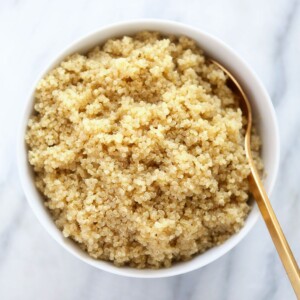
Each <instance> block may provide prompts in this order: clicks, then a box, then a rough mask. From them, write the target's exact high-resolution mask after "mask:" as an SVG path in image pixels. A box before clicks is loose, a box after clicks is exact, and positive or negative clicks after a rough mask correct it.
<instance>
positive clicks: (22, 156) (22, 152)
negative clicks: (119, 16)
mask: <svg viewBox="0 0 300 300" xmlns="http://www.w3.org/2000/svg"><path fill="white" fill-rule="evenodd" d="M132 25H135V26H137V27H138V25H143V26H144V27H145V26H149V30H153V29H151V26H153V25H156V26H169V27H171V28H173V29H175V30H176V29H177V30H178V29H179V28H181V29H183V30H186V31H188V32H189V33H191V34H192V33H193V34H194V36H195V35H197V34H198V35H201V36H202V38H203V37H205V38H206V39H209V40H211V41H212V42H213V43H215V44H218V45H219V46H221V48H223V49H225V50H226V51H227V52H229V53H230V55H232V56H233V57H234V58H235V60H237V61H239V63H240V65H242V66H243V67H244V69H246V70H247V72H248V73H249V74H250V75H251V76H252V78H253V79H254V80H255V81H256V85H257V86H258V87H259V88H260V90H261V93H262V95H263V98H264V101H265V103H264V105H266V107H267V110H268V112H269V114H270V115H269V117H270V123H272V126H273V130H274V149H273V150H274V154H273V156H274V158H273V162H274V167H273V173H272V174H269V175H270V182H269V188H268V194H269V195H270V194H271V192H272V190H273V188H274V185H275V181H276V178H277V174H278V169H279V157H280V146H279V130H278V124H277V120H276V115H275V110H274V107H273V105H272V102H271V99H270V97H269V95H268V93H267V91H266V89H265V87H264V86H263V84H262V83H261V81H260V80H259V78H258V76H257V75H256V73H255V72H254V71H253V70H252V68H250V66H249V65H248V63H246V62H245V61H244V59H242V58H241V57H240V56H239V55H238V54H237V53H236V52H235V51H234V50H233V49H232V48H231V47H229V46H228V45H227V44H225V43H224V42H223V41H222V40H220V39H219V38H217V37H215V36H213V35H211V34H209V33H207V32H206V31H203V30H202V29H199V28H197V27H194V26H190V25H186V24H184V23H179V22H175V21H170V20H164V19H148V18H147V19H134V20H127V21H122V22H117V23H113V24H110V25H105V26H101V27H100V28H98V29H96V30H93V31H91V32H89V33H87V34H83V35H82V36H81V37H80V38H78V39H76V40H75V41H73V42H71V43H69V44H68V45H67V46H65V47H64V48H63V50H62V51H60V52H59V53H57V54H55V56H54V57H53V58H52V59H51V60H50V61H47V62H46V63H45V67H44V68H43V69H42V71H41V72H40V73H39V74H38V76H37V78H36V80H34V82H33V85H32V87H31V88H30V91H29V94H28V96H27V97H26V102H25V103H24V109H23V111H22V118H21V121H20V126H19V132H18V134H17V139H18V140H17V164H18V170H19V176H20V180H21V185H22V188H23V191H24V193H25V196H26V198H27V201H28V203H29V205H30V207H31V209H32V210H33V212H34V214H35V216H36V217H37V219H38V220H39V222H40V223H41V224H42V226H43V227H44V228H45V229H46V231H47V232H48V233H49V235H50V236H51V237H52V238H53V239H54V240H56V241H57V242H58V243H59V244H60V245H61V246H62V247H63V248H65V249H66V250H67V251H68V252H70V253H71V254H73V255H74V256H75V257H77V258H79V259H80V260H81V261H83V262H85V263H87V264H89V265H92V266H94V267H96V268H98V269H101V270H104V271H108V272H110V273H113V274H117V275H122V276H126V277H135V278H162V277H170V276H175V275H180V274H184V273H187V272H190V271H193V270H196V269H199V268H201V267H203V266H205V265H207V264H209V263H211V262H213V261H215V260H217V259H218V258H220V257H222V256H223V255H225V254H226V253H227V252H228V251H230V250H231V249H232V248H234V247H235V246H236V245H237V244H238V243H239V242H240V241H241V240H242V239H243V238H244V237H245V236H246V235H247V234H248V233H249V232H250V230H251V229H252V228H253V226H254V225H255V224H256V223H257V220H258V217H259V215H260V213H259V210H258V207H257V205H256V203H255V204H254V206H253V208H252V212H251V214H252V217H251V219H249V216H248V218H247V220H246V221H245V225H244V227H243V228H242V229H241V230H240V231H239V232H238V233H237V234H235V235H233V236H231V237H230V238H229V239H228V240H227V241H225V242H224V243H223V244H221V245H220V246H217V247H213V248H211V249H214V248H218V249H219V251H217V252H215V253H214V254H213V255H210V256H209V257H208V258H206V260H204V259H203V260H202V261H201V259H200V260H199V259H198V260H197V263H195V261H196V258H197V257H198V258H199V257H201V256H203V255H204V254H205V253H206V252H208V251H211V249H210V250H208V251H206V252H204V253H203V254H200V255H197V256H195V257H194V258H192V259H191V260H189V261H187V262H181V263H178V264H174V265H173V266H172V267H170V268H163V269H157V270H151V269H142V270H141V269H134V268H128V267H122V268H119V267H116V266H114V265H113V264H111V263H108V262H104V261H101V260H96V259H93V258H91V257H89V256H88V255H87V254H86V253H84V252H83V251H82V250H79V247H78V246H76V245H75V244H74V243H73V242H72V241H70V239H69V238H63V236H62V233H61V231H60V230H58V229H57V228H56V226H55V225H54V222H53V220H50V219H49V217H47V215H48V212H47V209H46V207H45V206H44V205H43V204H42V203H40V202H41V196H38V195H37V191H36V188H35V185H34V183H33V180H32V177H31V176H30V175H29V172H30V170H29V169H30V167H29V166H28V161H27V151H26V146H25V141H24V135H25V132H26V129H27V123H28V118H29V116H30V114H31V111H32V109H33V103H34V92H35V88H36V85H37V83H38V81H39V80H40V79H41V78H43V77H44V75H45V74H47V73H48V72H49V71H50V70H51V69H53V68H54V66H55V65H57V64H58V63H59V62H60V61H61V60H62V59H63V58H64V57H66V55H68V54H70V53H72V52H74V51H73V50H71V49H73V48H74V47H76V46H77V45H78V44H80V43H82V42H86V41H87V40H88V39H91V38H92V37H93V36H96V35H99V33H101V32H104V31H109V30H117V31H120V32H121V33H120V35H124V34H126V33H122V32H124V31H126V30H123V29H122V27H126V26H132ZM138 31H140V30H139V29H137V30H136V32H138ZM112 37H113V36H112ZM191 37H192V38H193V36H192V35H191ZM98 38H99V37H98ZM96 44H97V41H96V40H95V42H94V45H96ZM75 51H76V50H75ZM41 205H42V206H43V209H42V210H41V207H39V206H41ZM53 226H54V227H55V228H54V227H53Z"/></svg>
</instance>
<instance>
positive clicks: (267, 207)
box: [211, 60, 300, 299]
mask: <svg viewBox="0 0 300 300" xmlns="http://www.w3.org/2000/svg"><path fill="white" fill-rule="evenodd" d="M211 61H212V63H214V64H215V65H216V66H218V67H219V68H220V69H221V70H223V72H224V73H225V74H226V75H227V76H228V77H229V79H230V80H231V81H232V83H233V84H234V87H235V88H236V89H237V90H238V91H239V92H240V94H241V96H242V97H241V98H242V100H241V109H242V111H243V114H244V115H245V116H246V117H247V129H246V134H245V151H246V157H247V159H248V161H249V165H250V169H251V173H250V176H249V182H250V189H251V192H252V194H253V196H254V198H255V200H256V202H257V204H258V207H259V209H260V212H261V214H262V216H263V218H264V221H265V223H266V225H267V228H268V230H269V233H270V235H271V237H272V240H273V243H274V245H275V247H276V249H277V252H278V254H279V257H280V259H281V262H282V264H283V266H284V268H285V270H286V273H287V275H288V277H289V280H290V282H291V285H292V287H293V288H294V291H295V294H296V296H297V298H298V299H300V270H299V267H298V265H297V262H296V260H295V258H294V256H293V253H292V251H291V249H290V247H289V244H288V242H287V240H286V238H285V236H284V233H283V231H282V229H281V227H280V225H279V222H278V220H277V218H276V215H275V213H274V210H273V208H272V206H271V203H270V200H269V198H268V195H267V193H266V190H265V188H264V186H263V183H262V181H261V179H260V177H259V174H258V172H257V169H256V167H255V164H254V161H253V158H252V154H251V148H250V138H251V127H252V112H251V105H250V102H249V100H248V98H247V95H246V94H245V92H244V90H243V88H242V87H241V85H240V84H239V82H238V81H237V80H236V79H235V77H234V76H233V75H232V74H231V73H230V72H229V71H228V70H227V69H226V68H225V67H223V66H222V65H221V64H219V63H218V62H216V61H214V60H211Z"/></svg>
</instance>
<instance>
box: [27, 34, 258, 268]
mask: <svg viewBox="0 0 300 300" xmlns="http://www.w3.org/2000/svg"><path fill="white" fill-rule="evenodd" d="M34 111H35V113H34V115H33V116H32V117H31V118H30V120H29V123H28V130H27V134H26V142H27V144H28V147H29V151H28V159H29V162H30V164H31V165H32V166H33V169H34V172H35V181H36V185H37V187H38V189H39V190H40V191H41V193H42V195H43V196H44V201H45V205H46V206H47V208H48V209H49V211H50V213H51V215H52V217H53V219H54V220H55V223H56V225H57V226H58V228H59V229H61V230H62V232H63V235H64V236H65V237H69V238H71V239H72V240H74V241H75V242H76V243H78V245H79V246H80V247H81V248H82V249H83V250H84V251H86V252H87V253H88V254H89V255H91V256H92V257H94V258H96V259H102V260H107V261H112V262H113V263H114V264H116V265H118V266H121V265H128V266H132V267H137V268H160V267H168V266H170V265H171V264H172V263H174V262H176V261H183V260H188V259H190V258H191V257H193V256H194V255H196V254H198V253H201V252H204V251H205V250H207V249H209V248H211V247H213V246H215V245H219V244H221V243H223V242H224V241H225V240H226V239H228V238H229V237H230V236H232V235H233V234H234V233H236V232H238V231H239V230H240V228H241V227H242V226H243V224H244V221H245V219H246V217H247V215H248V213H249V211H250V209H251V205H250V204H249V186H248V180H247V177H248V175H249V173H250V169H249V166H248V162H247V159H246V156H245V151H244V129H243V125H244V123H245V120H244V119H243V116H242V112H241V110H240V108H239V98H238V95H236V94H235V93H234V92H233V91H232V90H231V89H230V88H229V87H228V85H227V77H226V75H225V74H224V73H223V71H221V70H220V69H218V68H217V67H216V66H215V65H213V64H212V63H211V62H210V61H209V59H208V58H207V57H205V55H204V53H203V52H202V50H201V49H200V48H199V47H198V46H197V45H196V43H195V42H194V41H193V40H191V39H189V38H187V37H175V36H166V35H161V34H159V33H156V32H141V33H138V34H136V35H134V36H132V37H128V36H124V37H121V38H116V39H111V40H108V41H107V42H106V43H104V45H102V46H99V47H96V48H94V49H92V50H91V51H89V52H88V53H86V54H78V53H77V54H73V55H71V56H69V57H67V58H66V59H65V60H64V61H63V62H62V63H61V64H60V65H59V66H58V67H56V68H55V69H53V70H52V71H51V72H49V73H48V74H47V75H46V76H45V77H44V78H43V79H42V80H41V81H40V82H39V84H38V86H37V89H36V95H35V105H34ZM259 150H260V143H259V138H258V136H257V135H256V134H255V133H254V134H253V136H252V151H253V155H254V157H255V158H256V160H257V163H258V167H259V168H260V169H262V165H261V162H260V160H259Z"/></svg>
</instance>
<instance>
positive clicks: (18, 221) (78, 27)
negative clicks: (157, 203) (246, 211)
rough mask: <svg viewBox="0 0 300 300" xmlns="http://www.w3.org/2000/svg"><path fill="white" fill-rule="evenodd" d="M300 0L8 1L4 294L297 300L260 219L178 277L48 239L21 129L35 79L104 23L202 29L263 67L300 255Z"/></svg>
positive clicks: (282, 200)
mask: <svg viewBox="0 0 300 300" xmlns="http://www.w3.org/2000/svg"><path fill="white" fill-rule="evenodd" d="M299 2H300V1H297V0H296V1H294V0H289V1H287V0H276V1H275V0H273V1H272V0H265V1H259V0H252V1H250V0H246V1H239V0H231V1H226V3H225V1H222V0H210V1H204V0H203V1H200V0H195V1H190V0H186V1H180V0H173V1H171V0H166V1H162V0H152V1H151V0H134V1H121V0H110V1H99V0H98V1H97V0H83V1H75V0H72V1H71V0H70V1H60V0H54V1H50V0H37V1H34V0H14V1H13V0H1V1H0V38H1V39H0V40H1V43H0V54H1V55H0V87H1V88H0V104H1V106H0V107H1V108H0V299H2V300H8V299H23V300H32V299H43V300H53V299H54V300H55V299H64V300H68V299H75V300H76V299H78V300H80V299H87V300H89V299H107V300H113V299H125V300H126V299H130V300H138V299H143V300H148V299H156V300H162V299H164V300H165V299H170V300H171V299H174V300H175V299H177V300H185V299H186V300H195V299H208V300H219V299H224V300H225V299H228V300H235V299H244V300H248V299H256V300H264V299H267V300H268V299H272V300H273V299H274V300H289V299H295V296H294V294H293V291H292V289H291V287H290V284H289V282H288V280H287V277H286V275H285V273H284V270H283V268H282V266H281V264H280V262H279V259H278V257H277V254H276V253H275V251H274V247H273V245H272V243H271V240H270V237H269V235H268V232H267V230H266V228H265V226H264V224H263V222H262V221H261V220H260V221H259V223H258V224H257V225H256V226H255V228H254V229H253V230H252V231H251V233H250V234H249V235H248V236H247V237H246V238H245V239H244V240H243V241H242V242H241V243H240V244H239V245H238V246H237V247H236V248H235V249H234V250H232V251H231V252H230V253H229V254H227V255H225V256H223V257H222V258H221V259H219V260H217V261H216V262H214V263H212V264H210V265H209V266H206V267H205V268H203V269H201V270H198V271H194V272H192V273H189V274H186V275H182V276H177V277H173V278H165V279H155V280H142V279H130V278H124V277H119V276H115V275H111V274H109V273H106V272H102V271H99V270H96V269H94V268H92V267H90V266H87V265H85V264H84V263H82V262H80V261H79V260H77V259H75V258H74V257H72V256H71V255H70V254H68V253H67V252H66V251H65V250H63V249H62V248H61V247H60V246H59V245H58V244H57V243H56V242H54V241H53V240H52V238H51V237H49V236H48V235H47V234H46V232H45V230H44V229H43V228H42V227H41V225H40V224H39V223H38V221H37V219H36V218H35V216H34V215H33V213H32V212H31V210H30V208H29V206H28V204H27V202H26V199H25V197H24V194H23V192H22V189H21V186H20V182H19V178H18V172H17V164H16V155H15V148H16V132H17V128H18V124H19V120H20V117H21V114H22V109H23V106H24V103H25V101H26V95H27V93H28V92H29V89H30V87H31V85H32V84H33V82H34V80H35V79H36V76H37V75H38V74H39V72H40V71H41V69H42V68H43V67H44V66H45V64H47V63H48V62H49V60H51V59H52V58H53V57H54V56H55V55H56V54H57V53H58V52H59V51H60V50H61V49H62V48H63V47H65V46H66V45H67V44H68V43H69V42H71V41H73V40H74V39H76V38H78V37H80V36H81V35H83V34H86V33H88V32H89V31H92V30H94V29H96V28H98V27H99V26H102V25H105V24H109V23H112V22H116V21H120V20H126V19H132V18H143V17H147V18H149V17H151V18H164V19H171V20H176V21H181V22H184V23H187V24H191V25H194V26H198V27H199V28H202V29H204V30H207V31H208V32H210V33H212V34H215V35H216V36H218V37H220V38H221V39H223V40H224V41H225V42H227V43H228V44H229V45H230V46H232V47H233V48H234V49H235V50H236V51H237V52H238V53H239V54H240V55H241V56H242V57H244V59H245V60H246V61H248V63H249V64H250V65H251V66H252V67H253V69H254V70H255V71H256V72H257V74H258V75H259V77H260V78H261V79H262V81H263V82H264V84H265V86H266V87H267V90H268V92H269V93H270V95H271V97H272V101H273V103H274V106H275V108H276V113H277V117H278V121H279V128H280V135H281V165H280V175H279V178H278V181H277V184H276V187H275V190H274V193H273V196H272V202H273V204H274V208H275V210H276V212H277V214H278V218H279V220H280V222H281V223H282V226H283V228H284V231H285V233H286V235H287V238H288V240H289V242H290V244H291V247H292V248H293V250H294V252H295V256H296V258H297V259H298V261H300V218H299V216H300V185H299V178H300V159H299V155H300V136H299V131H300V97H299V95H300V85H299V79H300V59H299V53H300V3H299Z"/></svg>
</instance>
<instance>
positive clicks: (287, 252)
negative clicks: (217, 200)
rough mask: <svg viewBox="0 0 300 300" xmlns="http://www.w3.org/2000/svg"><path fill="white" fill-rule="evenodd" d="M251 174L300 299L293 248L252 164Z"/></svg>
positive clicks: (270, 231)
mask: <svg viewBox="0 0 300 300" xmlns="http://www.w3.org/2000/svg"><path fill="white" fill-rule="evenodd" d="M251 171H252V172H251V175H250V189H251V191H252V193H253V196H254V198H255V200H256V202H257V204H258V207H259V209H260V212H261V214H262V216H263V218H264V221H265V223H266V225H267V228H268V230H269V233H270V235H271V237H272V240H273V243H274V245H275V247H276V249H277V252H278V254H279V257H280V259H281V262H282V264H283V266H284V268H285V270H286V273H287V275H288V277H289V280H290V282H291V285H292V287H293V288H294V291H295V294H296V296H297V299H298V300H299V299H300V271H299V267H298V265H297V262H296V260H295V257H294V255H293V253H292V251H291V248H290V246H289V244H288V242H287V240H286V238H285V236H284V233H283V231H282V229H281V227H280V224H279V222H278V220H277V218H276V215H275V213H274V210H273V208H272V206H271V203H270V200H269V198H268V195H267V193H266V191H265V188H264V186H263V184H262V182H261V180H260V177H259V174H258V172H257V170H256V168H255V167H254V164H251Z"/></svg>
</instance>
